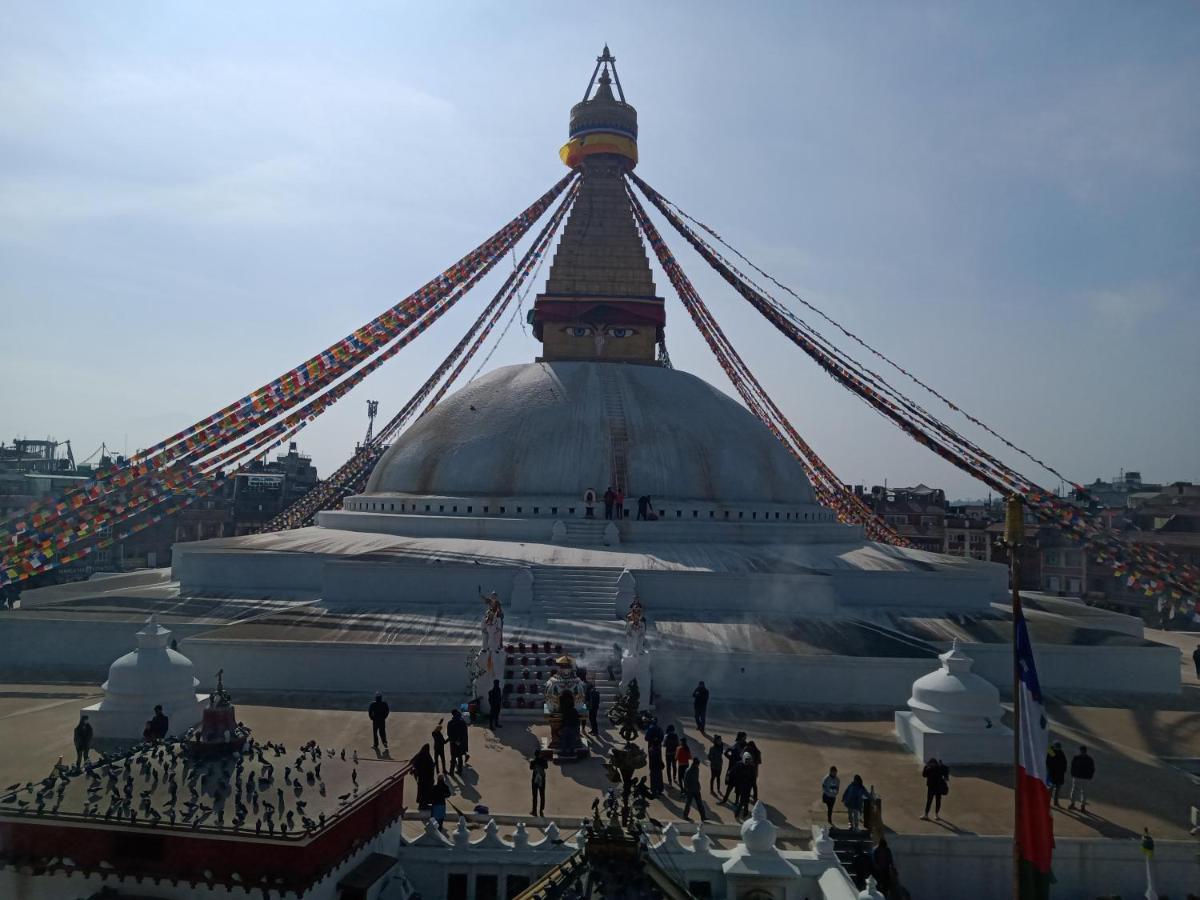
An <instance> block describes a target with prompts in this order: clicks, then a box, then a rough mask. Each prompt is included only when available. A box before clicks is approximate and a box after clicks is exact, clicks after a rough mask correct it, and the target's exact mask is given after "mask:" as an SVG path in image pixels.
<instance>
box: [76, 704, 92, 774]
mask: <svg viewBox="0 0 1200 900" xmlns="http://www.w3.org/2000/svg"><path fill="white" fill-rule="evenodd" d="M74 737H75V768H77V769H81V768H83V764H84V763H85V762H87V759H88V753H90V752H91V749H92V724H91V723H90V722H89V721H88V717H87V716H80V717H79V724H78V725H76V726H75V734H74Z"/></svg>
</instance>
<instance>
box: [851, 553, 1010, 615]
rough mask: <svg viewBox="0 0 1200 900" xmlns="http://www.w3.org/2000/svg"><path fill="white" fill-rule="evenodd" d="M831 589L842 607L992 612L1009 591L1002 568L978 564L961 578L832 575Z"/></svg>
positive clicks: (947, 574) (948, 575)
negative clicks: (994, 604) (994, 605)
mask: <svg viewBox="0 0 1200 900" xmlns="http://www.w3.org/2000/svg"><path fill="white" fill-rule="evenodd" d="M831 577H832V578H833V583H834V588H835V590H836V591H837V594H838V600H839V602H840V603H842V604H843V605H851V606H860V607H876V608H882V609H903V610H920V609H953V610H954V611H955V612H964V613H966V612H975V611H986V612H990V611H991V604H992V602H993V601H995V600H1002V599H1003V598H1004V594H1005V591H1006V590H1007V589H1008V576H1007V573H1006V571H1005V569H1004V566H1001V565H994V564H990V563H989V564H980V565H977V566H976V567H974V568H973V569H972V571H970V572H964V573H963V574H961V575H958V574H952V573H950V572H879V571H862V570H846V571H837V572H834V573H833V575H832V576H831Z"/></svg>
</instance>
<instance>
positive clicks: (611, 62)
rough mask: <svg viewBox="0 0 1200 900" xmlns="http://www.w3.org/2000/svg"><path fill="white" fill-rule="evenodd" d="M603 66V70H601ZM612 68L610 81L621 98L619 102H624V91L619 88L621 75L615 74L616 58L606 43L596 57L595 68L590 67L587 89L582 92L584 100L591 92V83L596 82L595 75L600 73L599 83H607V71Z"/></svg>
mask: <svg viewBox="0 0 1200 900" xmlns="http://www.w3.org/2000/svg"><path fill="white" fill-rule="evenodd" d="M602 66H603V68H604V71H603V72H601V71H600V70H601V67H602ZM610 69H611V70H612V81H613V82H616V85H617V95H618V96H619V97H620V98H621V102H622V103H624V102H625V91H624V90H623V89H622V88H621V76H620V75H618V74H617V58H616V57H615V56H613V55H612V52H611V51H610V50H609V49H608V44H605V45H604V51H603V52H602V53H601V54H600V55H599V56H597V57H596V68H594V69H592V77H591V78H589V79H588V85H587V90H585V91H584V92H583V99H584V101H585V102H586V101H587V98H588V97H589V96H590V95H591V93H592V85H594V84H595V83H596V76H597V75H600V84H602V85H605V84H609V83H610V81H609V77H608V73H609V70H610Z"/></svg>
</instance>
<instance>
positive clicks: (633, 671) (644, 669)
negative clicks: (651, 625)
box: [621, 597, 650, 707]
mask: <svg viewBox="0 0 1200 900" xmlns="http://www.w3.org/2000/svg"><path fill="white" fill-rule="evenodd" d="M635 679H636V680H637V683H638V690H639V691H641V695H642V697H643V698H645V705H646V706H647V707H648V706H649V705H650V654H649V653H648V652H647V651H646V616H645V611H644V610H643V608H642V601H641V600H639V599H638V598H637V597H634V598H633V602H632V603H630V604H629V613H628V614H627V615H626V616H625V649H624V650H623V651H622V652H621V690H627V689H628V688H629V682H631V681H633V680H635Z"/></svg>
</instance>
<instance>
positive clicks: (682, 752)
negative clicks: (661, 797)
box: [675, 737, 692, 787]
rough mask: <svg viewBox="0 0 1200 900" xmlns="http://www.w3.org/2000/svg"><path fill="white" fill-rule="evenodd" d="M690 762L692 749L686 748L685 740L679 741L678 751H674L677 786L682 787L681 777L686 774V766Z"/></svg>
mask: <svg viewBox="0 0 1200 900" xmlns="http://www.w3.org/2000/svg"><path fill="white" fill-rule="evenodd" d="M691 762H692V748H691V747H689V746H688V741H687V738H685V737H681V738H680V739H679V749H678V750H676V751H675V774H676V777H678V779H679V786H680V787H683V776H684V775H685V774H686V773H687V769H688V766H689V765H690V764H691Z"/></svg>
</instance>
